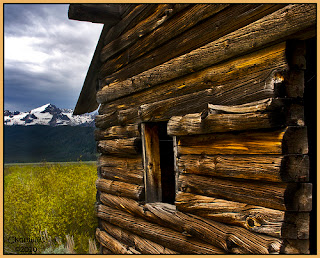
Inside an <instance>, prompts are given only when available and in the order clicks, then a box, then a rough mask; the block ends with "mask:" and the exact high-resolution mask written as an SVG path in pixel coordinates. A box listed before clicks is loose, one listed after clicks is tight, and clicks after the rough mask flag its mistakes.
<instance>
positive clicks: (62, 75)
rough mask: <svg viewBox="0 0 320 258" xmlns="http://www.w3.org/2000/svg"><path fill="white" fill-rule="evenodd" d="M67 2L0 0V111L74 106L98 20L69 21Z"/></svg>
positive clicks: (97, 34)
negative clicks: (0, 54) (0, 76)
mask: <svg viewBox="0 0 320 258" xmlns="http://www.w3.org/2000/svg"><path fill="white" fill-rule="evenodd" d="M68 8H69V5H67V4H4V109H8V110H10V111H14V110H19V111H29V110H31V109H34V108H36V107H39V106H41V105H44V104H47V103H51V104H54V105H56V106H57V107H59V108H72V109H73V108H74V107H75V105H76V102H77V99H78V96H79V94H80V91H81V88H82V84H83V81H84V79H85V76H86V72H87V69H88V67H89V65H90V62H91V59H92V56H93V53H94V50H95V47H96V44H97V41H98V39H99V35H100V32H101V30H102V25H101V24H93V23H90V22H80V21H74V20H69V19H68Z"/></svg>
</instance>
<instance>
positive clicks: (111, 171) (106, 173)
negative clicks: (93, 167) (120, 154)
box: [98, 167, 144, 185]
mask: <svg viewBox="0 0 320 258" xmlns="http://www.w3.org/2000/svg"><path fill="white" fill-rule="evenodd" d="M98 171H99V175H100V177H102V178H104V179H109V180H115V181H121V182H125V183H129V184H137V185H143V182H144V181H143V170H142V169H132V170H130V169H126V168H122V167H99V168H98Z"/></svg>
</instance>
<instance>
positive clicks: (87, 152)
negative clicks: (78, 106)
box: [4, 125, 97, 163]
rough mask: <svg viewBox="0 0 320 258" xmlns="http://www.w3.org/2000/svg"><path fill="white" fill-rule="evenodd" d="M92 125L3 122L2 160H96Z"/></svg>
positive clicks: (28, 161) (21, 161) (30, 161)
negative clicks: (20, 124) (7, 123)
mask: <svg viewBox="0 0 320 258" xmlns="http://www.w3.org/2000/svg"><path fill="white" fill-rule="evenodd" d="M93 133H94V128H93V127H81V126H57V127H52V126H41V125H34V126H4V162H5V163H26V162H27V163H34V162H45V161H47V162H58V161H61V162H68V161H78V160H82V161H88V160H96V159H97V152H96V143H95V140H94V135H93Z"/></svg>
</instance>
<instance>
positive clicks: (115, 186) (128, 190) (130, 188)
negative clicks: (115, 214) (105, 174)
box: [96, 178, 144, 200]
mask: <svg viewBox="0 0 320 258" xmlns="http://www.w3.org/2000/svg"><path fill="white" fill-rule="evenodd" d="M96 187H97V190H99V191H101V192H106V193H110V194H114V195H117V196H125V197H128V198H131V199H134V200H142V198H143V197H144V187H143V186H142V185H134V184H128V183H124V182H120V181H112V180H108V179H103V178H99V179H97V180H96Z"/></svg>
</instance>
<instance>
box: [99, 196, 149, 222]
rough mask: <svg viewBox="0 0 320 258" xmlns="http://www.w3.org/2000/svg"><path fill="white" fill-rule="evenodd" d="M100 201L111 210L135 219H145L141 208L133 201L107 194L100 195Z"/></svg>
mask: <svg viewBox="0 0 320 258" xmlns="http://www.w3.org/2000/svg"><path fill="white" fill-rule="evenodd" d="M100 201H101V202H102V203H103V204H105V205H107V206H109V207H111V208H113V209H117V210H120V211H123V212H128V213H130V214H131V215H133V216H136V217H141V218H145V211H144V209H143V206H142V205H140V203H139V202H138V201H135V200H133V199H130V198H126V197H120V196H115V195H112V194H108V193H101V195H100Z"/></svg>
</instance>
